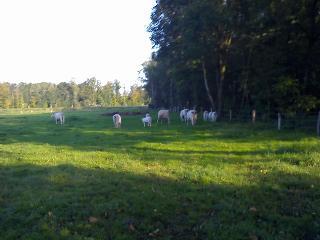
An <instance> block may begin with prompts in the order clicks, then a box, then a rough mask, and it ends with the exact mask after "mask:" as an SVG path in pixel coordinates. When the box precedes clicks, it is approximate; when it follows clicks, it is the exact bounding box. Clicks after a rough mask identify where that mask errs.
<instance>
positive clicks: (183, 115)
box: [180, 108, 189, 122]
mask: <svg viewBox="0 0 320 240" xmlns="http://www.w3.org/2000/svg"><path fill="white" fill-rule="evenodd" d="M188 111H189V109H187V108H185V109H182V110H181V111H180V119H181V121H182V122H186V121H187V113H188Z"/></svg>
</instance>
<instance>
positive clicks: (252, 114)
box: [251, 109, 256, 123]
mask: <svg viewBox="0 0 320 240" xmlns="http://www.w3.org/2000/svg"><path fill="white" fill-rule="evenodd" d="M251 117H252V123H255V122H256V110H255V109H253V110H252V113H251Z"/></svg>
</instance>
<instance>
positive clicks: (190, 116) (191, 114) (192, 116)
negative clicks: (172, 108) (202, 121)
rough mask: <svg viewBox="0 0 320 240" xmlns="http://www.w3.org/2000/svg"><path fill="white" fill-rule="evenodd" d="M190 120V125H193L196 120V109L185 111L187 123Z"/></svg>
mask: <svg viewBox="0 0 320 240" xmlns="http://www.w3.org/2000/svg"><path fill="white" fill-rule="evenodd" d="M189 121H190V122H191V125H192V126H194V125H195V124H196V122H197V111H196V110H189V111H188V113H187V124H189Z"/></svg>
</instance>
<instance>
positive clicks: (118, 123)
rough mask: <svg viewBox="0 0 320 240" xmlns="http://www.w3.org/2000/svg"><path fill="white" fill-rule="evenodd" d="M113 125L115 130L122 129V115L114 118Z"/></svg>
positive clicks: (116, 115)
mask: <svg viewBox="0 0 320 240" xmlns="http://www.w3.org/2000/svg"><path fill="white" fill-rule="evenodd" d="M112 120H113V124H114V127H115V128H119V127H121V116H120V114H118V113H116V114H115V115H113V116H112Z"/></svg>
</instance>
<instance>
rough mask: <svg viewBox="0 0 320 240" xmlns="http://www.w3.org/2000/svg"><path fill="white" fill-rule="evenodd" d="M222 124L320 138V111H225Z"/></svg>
mask: <svg viewBox="0 0 320 240" xmlns="http://www.w3.org/2000/svg"><path fill="white" fill-rule="evenodd" d="M180 110H182V108H181V107H173V108H170V111H172V112H179V111H180ZM202 114H203V110H202V109H201V110H200V111H198V118H199V117H201V118H202ZM217 121H220V122H238V123H251V124H256V123H265V124H266V125H268V126H270V128H274V129H278V130H279V131H281V130H303V131H307V132H311V133H316V134H317V135H318V136H320V110H319V111H318V112H307V113H302V112H300V113H295V114H288V113H281V112H274V113H265V112H259V111H257V110H255V109H252V110H232V109H229V110H224V111H222V112H221V113H220V115H219V116H218V118H217Z"/></svg>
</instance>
